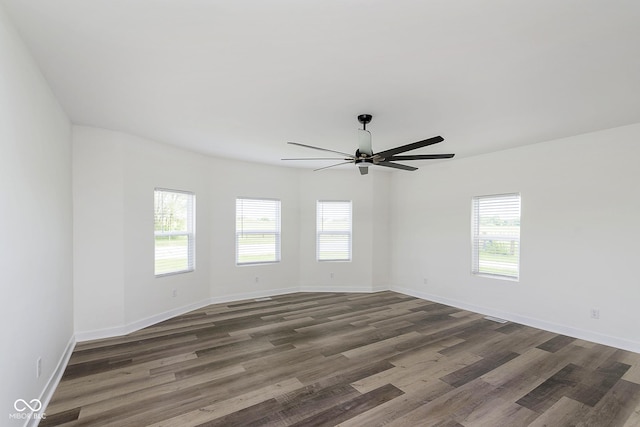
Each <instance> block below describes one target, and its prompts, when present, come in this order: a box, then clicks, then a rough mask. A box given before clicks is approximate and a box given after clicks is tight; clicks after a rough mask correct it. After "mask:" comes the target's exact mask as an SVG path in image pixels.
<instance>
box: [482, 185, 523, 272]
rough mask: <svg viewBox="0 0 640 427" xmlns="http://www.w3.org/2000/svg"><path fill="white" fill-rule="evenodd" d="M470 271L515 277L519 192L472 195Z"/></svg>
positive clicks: (517, 246)
mask: <svg viewBox="0 0 640 427" xmlns="http://www.w3.org/2000/svg"><path fill="white" fill-rule="evenodd" d="M471 228H472V233H473V236H472V252H473V253H472V258H473V266H472V273H473V274H479V275H486V276H493V277H498V278H505V279H515V280H517V279H518V278H519V275H520V194H500V195H494V196H479V197H474V198H473V215H472V224H471Z"/></svg>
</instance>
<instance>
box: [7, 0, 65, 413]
mask: <svg viewBox="0 0 640 427" xmlns="http://www.w3.org/2000/svg"><path fill="white" fill-rule="evenodd" d="M70 129H71V128H70V123H69V120H68V118H67V116H66V115H65V114H64V112H63V111H62V109H61V108H60V106H59V105H58V103H57V101H56V99H55V98H54V96H53V94H52V93H51V91H50V89H49V87H48V85H47V83H46V82H45V80H44V78H43V77H42V75H41V74H40V71H39V70H38V68H37V66H36V65H35V63H34V62H33V60H32V59H31V57H30V55H29V53H28V51H27V49H26V48H25V46H24V45H23V43H22V42H21V40H20V39H19V37H18V35H17V34H16V31H15V29H14V28H13V26H12V24H11V23H10V22H9V20H8V18H7V16H6V14H5V11H4V9H3V7H2V5H0V159H1V160H2V166H1V167H0V194H1V195H2V202H1V203H2V204H1V207H0V224H2V237H1V240H0V242H1V243H0V263H1V265H0V270H2V279H1V282H0V286H1V289H2V302H3V304H2V310H0V313H1V314H0V316H1V317H0V331H1V339H0V345H1V348H0V377H1V378H2V387H0V414H2V415H1V416H2V420H3V421H2V422H1V423H2V425H22V424H24V422H25V421H24V420H22V419H20V420H15V419H11V418H8V415H9V414H11V413H15V412H16V411H15V409H14V407H13V404H14V402H15V401H16V399H25V400H27V401H29V400H31V399H37V398H40V399H43V400H46V399H45V396H44V395H46V394H47V393H49V392H50V391H51V388H52V386H53V385H55V378H54V377H55V374H56V373H57V371H56V368H57V366H58V364H59V363H60V362H61V360H63V359H64V357H65V352H66V351H68V350H70V349H71V348H72V346H73V340H72V337H73V318H72V312H73V299H72V241H71V233H72V228H71V227H72V225H71V224H72V201H71V150H70V139H71V138H70ZM38 357H41V358H42V374H41V376H40V378H36V360H37V358H38Z"/></svg>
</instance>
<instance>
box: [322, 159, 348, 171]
mask: <svg viewBox="0 0 640 427" xmlns="http://www.w3.org/2000/svg"><path fill="white" fill-rule="evenodd" d="M353 162H354V161H353V160H349V161H348V162H342V163H336V164H335V165H331V166H325V167H323V168H319V169H314V171H321V170H322V169H329V168H333V167H336V166H340V165H346V164H347V163H353Z"/></svg>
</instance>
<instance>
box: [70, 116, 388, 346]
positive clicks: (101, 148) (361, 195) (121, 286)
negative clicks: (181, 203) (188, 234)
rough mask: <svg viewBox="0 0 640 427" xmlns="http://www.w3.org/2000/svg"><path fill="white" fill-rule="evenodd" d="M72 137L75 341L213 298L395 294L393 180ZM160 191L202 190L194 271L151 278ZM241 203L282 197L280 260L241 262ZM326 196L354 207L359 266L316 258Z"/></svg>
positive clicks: (80, 132) (125, 138) (115, 138)
mask: <svg viewBox="0 0 640 427" xmlns="http://www.w3.org/2000/svg"><path fill="white" fill-rule="evenodd" d="M73 129H74V131H73V173H74V176H73V182H74V253H75V265H74V289H75V291H74V296H75V304H74V309H75V328H76V334H77V338H78V339H79V340H86V339H91V338H98V337H104V336H112V335H118V334H123V333H127V332H129V331H132V330H135V329H137V328H140V327H143V326H146V325H149V324H152V323H154V322H157V321H159V320H163V319H165V318H168V317H170V316H172V315H175V314H178V313H181V312H184V311H187V310H189V309H192V308H194V307H199V306H202V305H206V304H207V303H210V302H221V301H230V300H238V299H244V298H254V297H260V296H267V295H274V294H281V293H288V292H296V291H298V290H300V289H305V290H344V291H356V290H361V291H371V290H373V289H377V288H386V287H387V286H388V278H389V269H388V265H389V261H388V242H389V238H388V229H389V209H388V204H387V203H386V200H387V198H388V192H389V174H387V173H381V172H379V173H375V172H372V173H371V174H370V175H369V176H364V177H362V176H360V174H359V173H358V171H357V170H356V169H355V168H354V169H353V170H343V171H324V172H322V173H319V172H318V173H313V172H311V171H308V170H301V169H295V168H286V167H277V166H268V165H260V164H254V163H246V162H241V161H236V160H227V159H219V158H214V157H208V156H203V155H199V154H195V153H191V152H188V151H185V150H181V149H178V148H175V147H172V146H169V145H166V144H161V143H158V142H154V141H149V140H145V139H142V138H137V137H134V136H131V135H127V134H124V133H120V132H113V131H109V130H104V129H96V128H91V127H84V126H74V128H73ZM155 187H163V188H171V189H179V190H188V191H193V192H195V193H196V229H197V238H196V270H195V271H194V272H193V273H187V274H179V275H173V276H166V277H161V278H155V277H154V274H153V264H154V261H153V254H154V250H153V190H154V188H155ZM237 197H256V198H277V199H280V200H281V206H282V242H281V247H282V260H281V262H279V263H274V264H259V265H247V266H236V264H235V200H236V198H237ZM318 199H345V200H352V201H353V211H354V217H353V228H354V241H353V261H352V262H328V263H318V262H317V261H316V258H315V257H316V254H315V224H316V222H315V221H316V219H315V215H316V212H315V204H316V200H318ZM374 272H375V273H376V275H374V274H373V273H374ZM331 273H334V278H333V279H331V277H330V276H331ZM173 290H176V291H177V297H175V298H174V297H173V296H172V294H173Z"/></svg>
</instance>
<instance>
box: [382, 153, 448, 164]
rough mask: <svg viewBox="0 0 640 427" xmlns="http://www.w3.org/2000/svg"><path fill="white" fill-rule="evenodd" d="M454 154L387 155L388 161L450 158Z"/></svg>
mask: <svg viewBox="0 0 640 427" xmlns="http://www.w3.org/2000/svg"><path fill="white" fill-rule="evenodd" d="M453 156H455V154H416V155H413V156H391V157H387V161H389V162H393V161H396V160H400V161H402V160H433V159H450V158H452V157H453Z"/></svg>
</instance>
